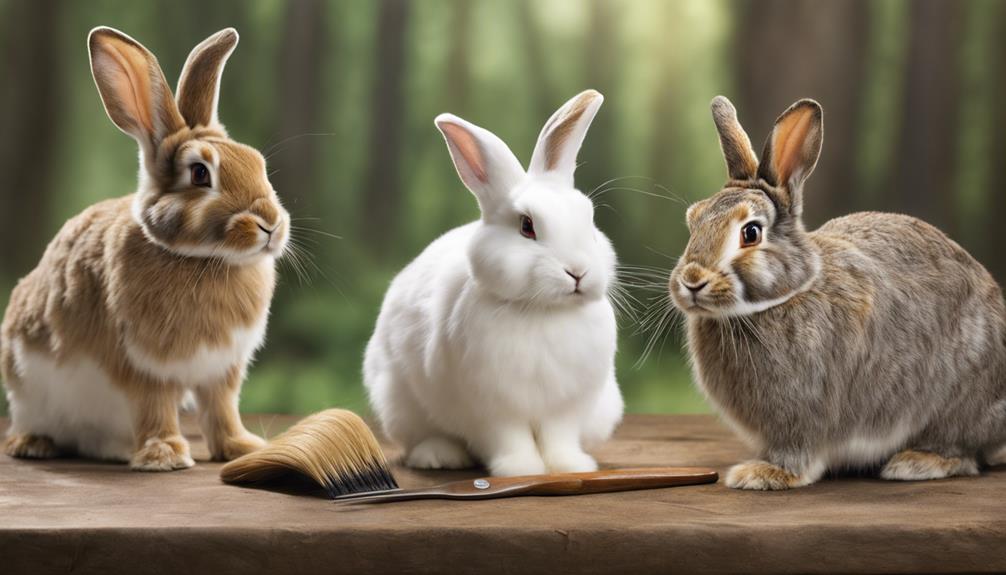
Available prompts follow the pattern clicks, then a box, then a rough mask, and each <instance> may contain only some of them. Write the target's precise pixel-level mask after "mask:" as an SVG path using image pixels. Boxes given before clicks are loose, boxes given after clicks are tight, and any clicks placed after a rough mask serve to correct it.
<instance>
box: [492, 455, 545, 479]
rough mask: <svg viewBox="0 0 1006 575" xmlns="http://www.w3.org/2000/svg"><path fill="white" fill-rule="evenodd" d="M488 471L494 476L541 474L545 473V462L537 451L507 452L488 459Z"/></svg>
mask: <svg viewBox="0 0 1006 575" xmlns="http://www.w3.org/2000/svg"><path fill="white" fill-rule="evenodd" d="M488 467H489V473H490V474H491V475H493V476H495V477H513V476H516V475H541V474H542V473H545V471H546V467H545V462H544V461H542V459H541V457H539V456H538V454H537V453H508V454H506V455H500V456H497V457H493V458H492V459H490V460H489V465H488Z"/></svg>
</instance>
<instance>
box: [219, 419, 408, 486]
mask: <svg viewBox="0 0 1006 575" xmlns="http://www.w3.org/2000/svg"><path fill="white" fill-rule="evenodd" d="M291 474H299V475H303V476H304V477H307V478H309V479H311V480H312V481H314V482H315V483H317V484H318V485H320V486H322V487H323V488H325V489H326V490H327V491H328V492H329V493H330V494H331V495H332V496H337V495H344V494H347V493H355V492H362V491H376V490H382V489H392V488H395V487H397V485H396V484H395V480H394V478H393V477H392V476H391V472H390V471H389V470H388V462H387V460H386V459H385V457H384V453H383V452H382V451H381V446H380V445H379V444H378V443H377V438H375V437H374V434H373V432H372V431H370V428H369V427H367V424H366V423H365V422H364V421H363V419H361V418H360V416H358V415H356V414H355V413H353V412H351V411H347V410H345V409H328V410H325V411H322V412H321V413H316V414H314V415H311V416H309V417H306V418H304V419H303V420H301V421H299V422H297V424H296V425H294V426H293V427H291V428H290V429H289V430H287V431H286V433H283V434H282V435H280V436H279V437H276V438H274V439H273V440H272V441H271V442H270V443H269V445H268V446H267V447H266V448H265V449H262V450H260V451H257V452H255V453H249V454H248V455H245V456H244V457H241V458H240V459H236V460H234V461H231V462H230V463H228V464H227V465H224V466H223V468H221V469H220V479H222V480H223V481H224V482H226V483H235V484H253V483H260V482H268V481H273V480H276V479H280V478H282V477H284V476H288V475H291Z"/></svg>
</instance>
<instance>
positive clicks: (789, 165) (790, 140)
mask: <svg viewBox="0 0 1006 575" xmlns="http://www.w3.org/2000/svg"><path fill="white" fill-rule="evenodd" d="M823 137H824V123H823V112H822V110H821V105H820V104H818V103H817V102H815V101H814V100H800V101H799V102H797V103H795V104H793V105H792V106H790V107H789V109H788V110H786V111H785V112H783V113H782V115H781V116H779V119H778V120H776V121H775V127H774V128H772V134H771V135H770V136H769V138H768V141H767V142H765V151H764V152H762V159H761V165H760V166H759V168H758V176H759V177H760V178H762V179H764V180H765V181H766V182H768V183H769V184H771V185H773V186H779V187H784V188H786V190H787V191H788V192H789V201H790V211H792V212H793V213H795V214H799V213H800V209H801V204H802V201H801V200H802V187H803V183H804V181H806V180H807V178H808V177H810V174H811V172H813V171H814V166H816V165H817V158H818V156H820V155H821V142H822V139H823Z"/></svg>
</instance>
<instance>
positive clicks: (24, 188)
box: [0, 0, 66, 279]
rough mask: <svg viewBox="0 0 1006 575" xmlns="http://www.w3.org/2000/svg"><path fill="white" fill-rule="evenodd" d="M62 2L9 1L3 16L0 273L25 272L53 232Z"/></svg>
mask: <svg viewBox="0 0 1006 575" xmlns="http://www.w3.org/2000/svg"><path fill="white" fill-rule="evenodd" d="M65 8H66V6H65V3H64V2H63V1H61V0H39V1H34V2H12V3H10V4H9V5H8V6H7V10H6V11H5V14H4V15H5V19H4V22H3V28H4V29H3V35H2V39H3V45H2V50H0V53H2V54H3V57H4V61H5V62H4V64H5V67H6V72H5V78H4V80H3V86H2V87H0V173H2V174H4V183H3V186H0V245H3V246H6V247H5V249H4V256H3V258H0V275H3V276H5V277H7V278H9V279H14V278H17V277H20V276H23V275H24V274H26V273H28V272H29V271H30V270H31V268H32V267H34V265H35V264H36V263H37V262H38V260H39V257H40V256H41V255H42V249H43V246H45V245H46V243H47V242H48V240H49V239H50V236H51V235H52V233H53V230H52V229H51V228H50V226H49V223H50V222H49V216H50V214H49V207H50V205H51V204H52V199H53V197H54V196H55V195H56V194H54V190H53V189H52V188H53V185H54V179H53V177H52V174H53V173H54V172H55V171H56V170H57V169H58V168H57V167H56V166H53V161H54V159H55V154H56V149H57V145H56V142H57V140H58V133H59V127H60V125H61V123H60V118H59V115H60V112H61V111H62V104H63V99H64V97H65V96H64V93H63V90H62V87H61V86H60V75H61V73H62V69H61V67H60V58H59V56H60V54H61V53H62V52H61V50H60V46H59V42H60V38H61V35H60V34H58V33H54V31H57V30H58V29H59V22H58V16H59V14H61V13H62V12H63V10H64V9H65Z"/></svg>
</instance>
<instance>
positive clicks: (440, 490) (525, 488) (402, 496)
mask: <svg viewBox="0 0 1006 575" xmlns="http://www.w3.org/2000/svg"><path fill="white" fill-rule="evenodd" d="M717 478H718V475H717V474H716V472H715V471H714V470H712V469H705V468H702V467H640V468H635V469H605V470H601V471H593V472H589V473H554V474H549V475H523V476H519V477H480V478H478V479H471V480H466V481H452V482H450V483H444V484H442V485H438V486H436V487H429V488H424V489H387V490H384V491H382V492H378V493H357V494H354V495H342V496H339V497H336V498H335V500H336V501H345V502H347V503H387V502H391V501H408V500H411V499H496V498H501V497H520V496H525V495H586V494H588V493H610V492H613V491H634V490H637V489H657V488H661V487H677V486H679V485H698V484H701V483H715V482H716V480H717Z"/></svg>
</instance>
